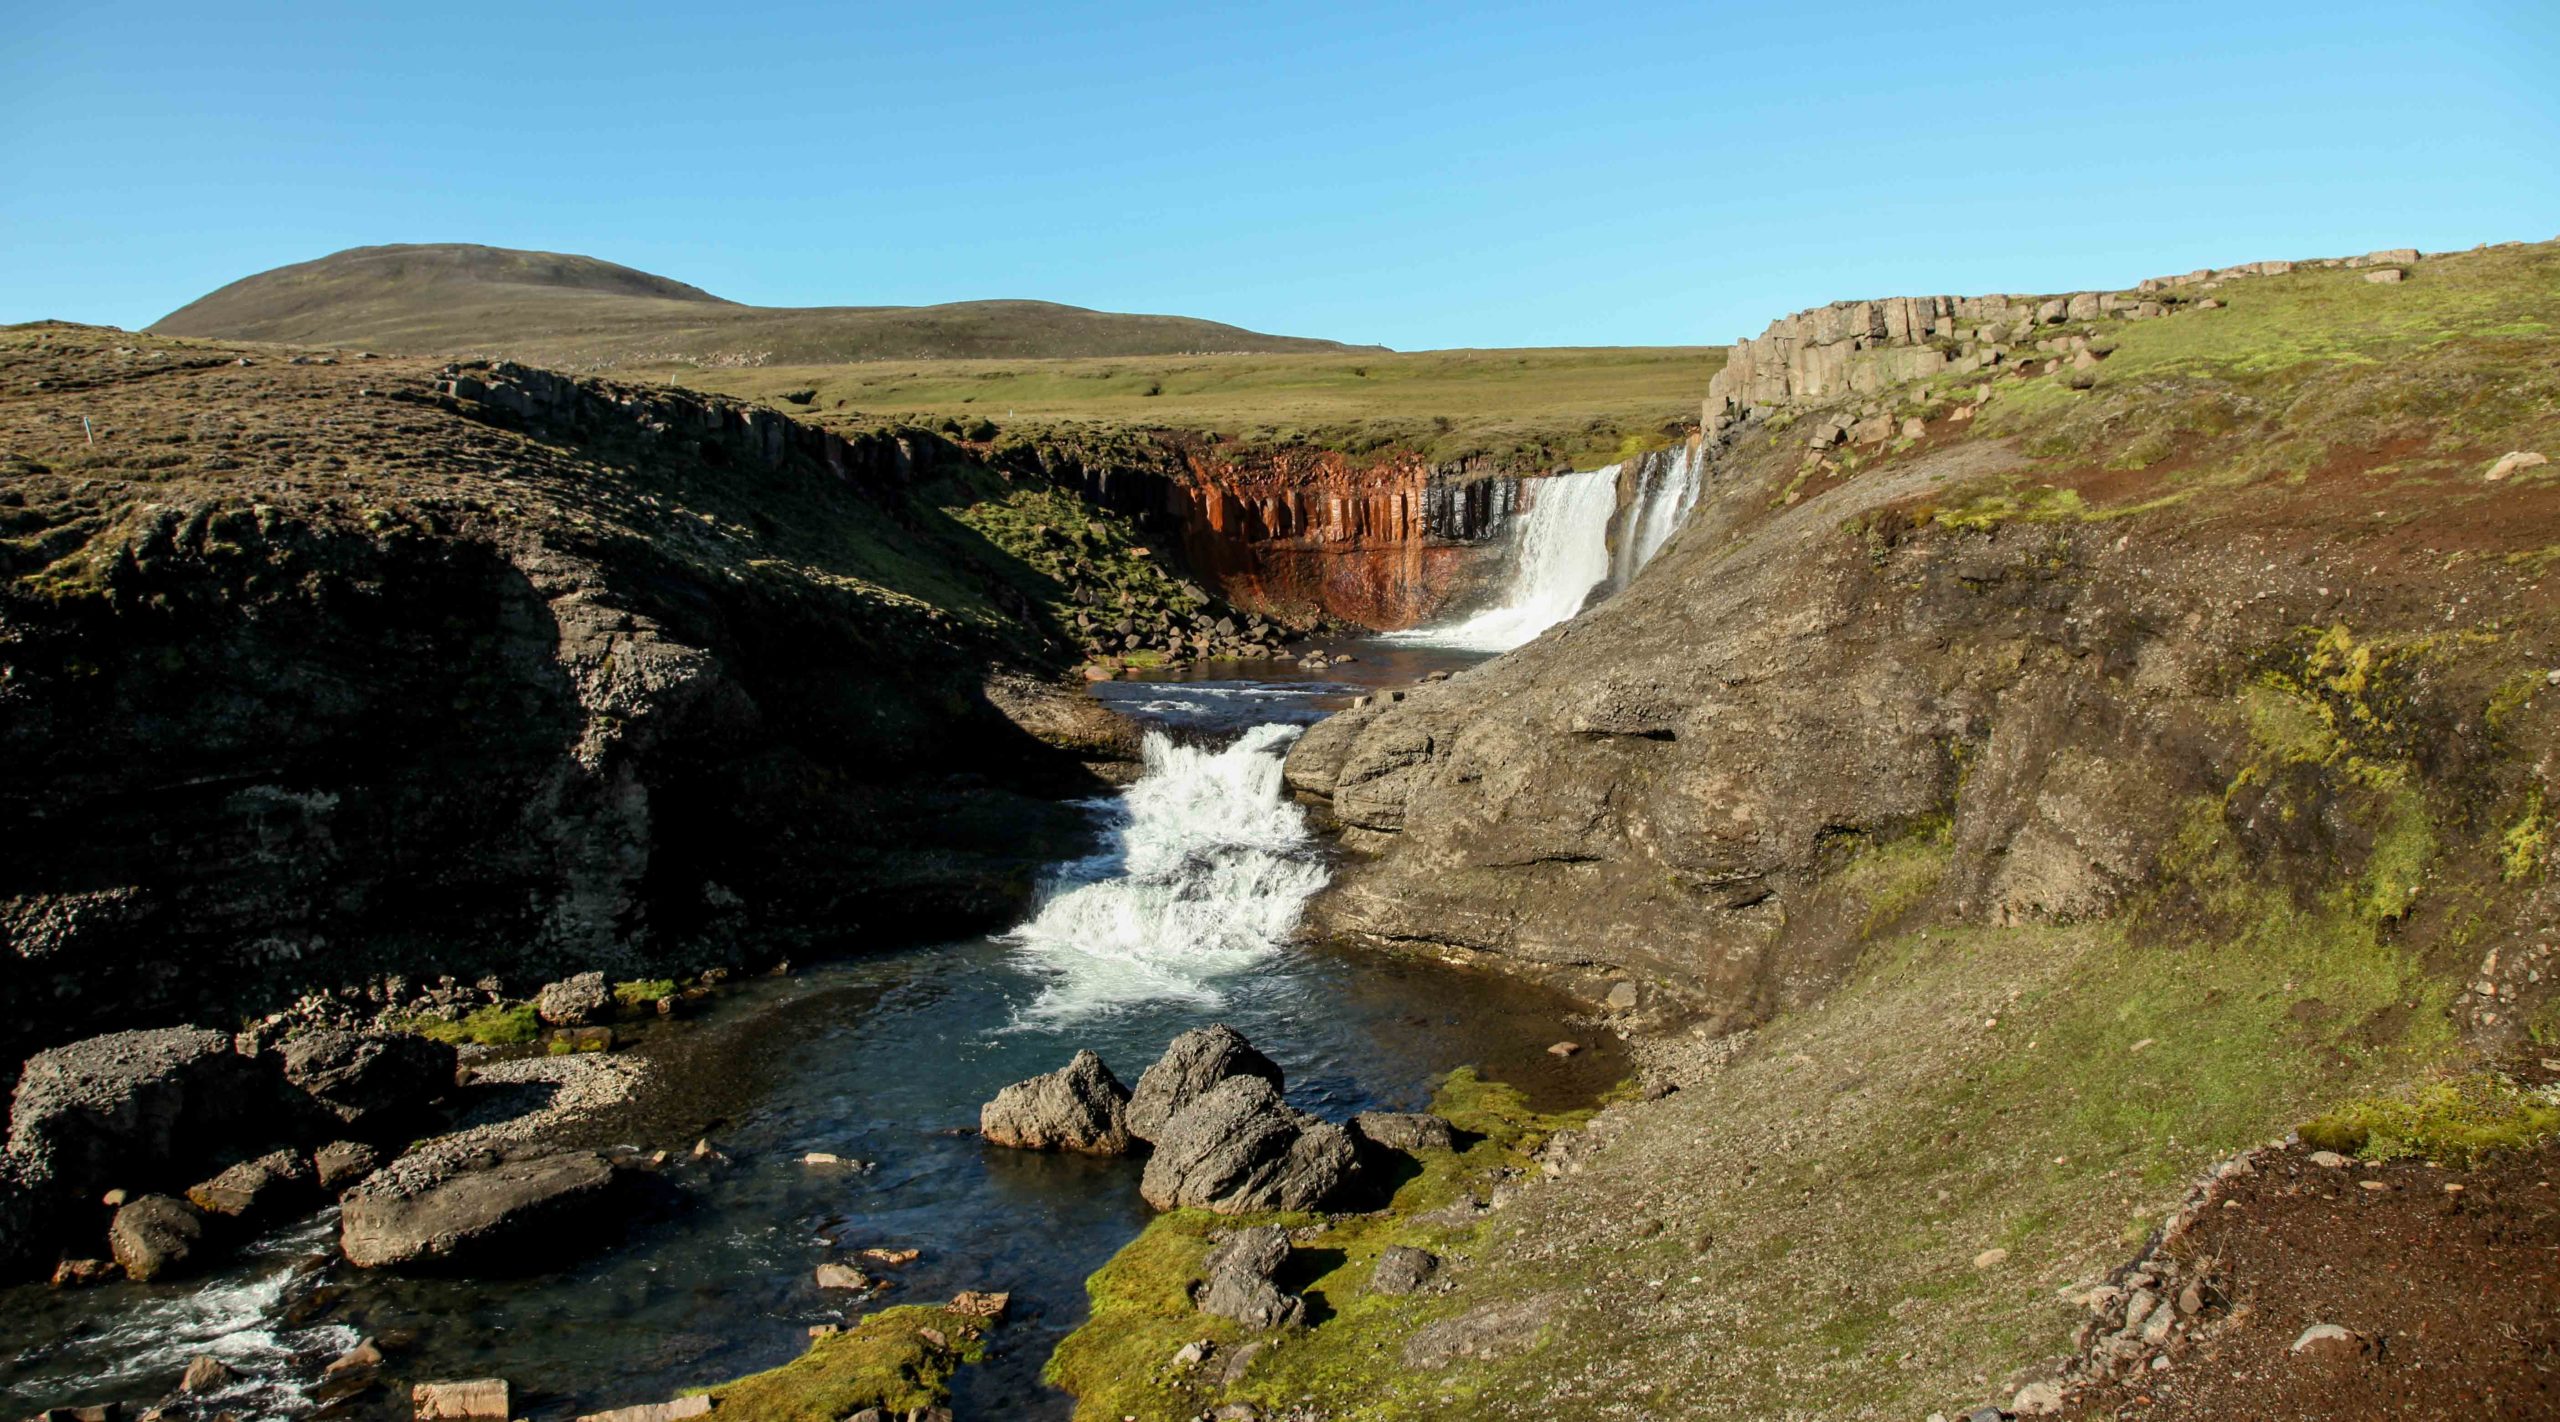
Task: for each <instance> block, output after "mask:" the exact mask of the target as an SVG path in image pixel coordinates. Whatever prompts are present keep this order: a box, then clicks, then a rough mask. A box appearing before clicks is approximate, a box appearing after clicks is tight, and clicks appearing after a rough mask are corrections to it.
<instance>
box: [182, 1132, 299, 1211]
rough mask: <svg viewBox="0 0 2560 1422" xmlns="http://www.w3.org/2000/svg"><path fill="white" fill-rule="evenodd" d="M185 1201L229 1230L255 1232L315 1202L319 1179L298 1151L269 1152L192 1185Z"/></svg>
mask: <svg viewBox="0 0 2560 1422" xmlns="http://www.w3.org/2000/svg"><path fill="white" fill-rule="evenodd" d="M187 1200H188V1202H189V1203H191V1204H193V1205H194V1206H195V1207H196V1208H197V1209H199V1210H202V1211H204V1213H205V1214H206V1215H208V1216H211V1217H213V1218H215V1219H218V1220H221V1221H223V1222H225V1223H226V1224H228V1225H230V1226H233V1227H236V1228H242V1229H255V1228H258V1227H260V1226H263V1225H268V1224H273V1223H275V1222H277V1221H279V1220H283V1219H288V1218H291V1217H292V1216H293V1215H295V1214H298V1213H300V1212H301V1211H302V1210H304V1209H307V1208H309V1207H310V1206H313V1205H316V1204H318V1203H319V1202H320V1176H319V1173H318V1172H317V1171H315V1170H314V1169H313V1168H312V1164H311V1160H310V1158H309V1157H307V1156H305V1155H303V1154H302V1153H301V1152H300V1151H294V1150H279V1151H270V1152H268V1153H267V1154H265V1155H262V1156H259V1157H258V1158H257V1159H255V1160H244V1161H242V1162H240V1163H239V1164H238V1165H235V1166H232V1167H231V1168H230V1169H228V1170H225V1171H223V1172H222V1173H221V1174H220V1175H217V1176H215V1177H213V1178H212V1179H211V1180H207V1181H205V1182H204V1183H203V1184H201V1185H197V1186H194V1187H193V1188H191V1189H189V1190H188V1191H187Z"/></svg>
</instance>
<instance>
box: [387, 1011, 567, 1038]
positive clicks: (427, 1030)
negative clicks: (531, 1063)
mask: <svg viewBox="0 0 2560 1422" xmlns="http://www.w3.org/2000/svg"><path fill="white" fill-rule="evenodd" d="M398 1025H399V1027H400V1029H401V1030H402V1031H405V1032H415V1033H417V1034H418V1035H419V1036H421V1037H427V1038H432V1039H433V1040H435V1041H438V1042H452V1043H454V1044H456V1045H461V1044H464V1043H471V1044H476V1045H479V1046H484V1047H515V1046H522V1045H523V1044H524V1043H527V1042H530V1041H532V1040H533V1039H534V1038H536V1037H539V1036H541V1035H542V1019H541V1018H540V1017H537V1016H535V1015H534V1010H533V1004H532V1003H529V1002H513V1003H492V1004H490V1005H489V1006H487V1007H483V1008H481V1009H479V1010H478V1011H476V1012H473V1013H471V1014H470V1015H468V1016H466V1017H464V1018H462V1019H461V1020H460V1021H458V1022H447V1021H445V1020H444V1019H442V1018H439V1017H412V1018H409V1019H407V1020H405V1021H403V1022H401V1023H399V1024H398Z"/></svg>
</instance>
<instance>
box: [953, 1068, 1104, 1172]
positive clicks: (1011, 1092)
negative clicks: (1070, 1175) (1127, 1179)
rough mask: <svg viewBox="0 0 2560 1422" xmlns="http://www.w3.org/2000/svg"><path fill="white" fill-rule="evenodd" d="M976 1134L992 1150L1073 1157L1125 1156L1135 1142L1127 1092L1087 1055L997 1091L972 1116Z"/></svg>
mask: <svg viewBox="0 0 2560 1422" xmlns="http://www.w3.org/2000/svg"><path fill="white" fill-rule="evenodd" d="M978 1133H979V1134H980V1135H982V1136H984V1137H985V1138H986V1139H987V1141H988V1143H989V1144H992V1145H1000V1146H1011V1147H1014V1148H1015V1149H1018V1150H1062V1151H1072V1152H1075V1153H1077V1154H1079V1155H1125V1154H1127V1153H1128V1152H1129V1149H1130V1148H1131V1147H1132V1146H1133V1145H1135V1144H1136V1141H1137V1138H1136V1137H1135V1136H1133V1135H1131V1134H1130V1131H1129V1089H1128V1088H1127V1087H1125V1086H1122V1085H1121V1084H1120V1079H1119V1078H1118V1077H1115V1076H1113V1075H1112V1074H1111V1068H1110V1067H1108V1066H1106V1065H1104V1064H1103V1060H1102V1058H1101V1057H1099V1056H1096V1055H1095V1054H1094V1053H1092V1052H1089V1051H1085V1052H1078V1053H1076V1055H1075V1060H1073V1061H1071V1062H1069V1063H1067V1064H1066V1065H1065V1066H1063V1067H1060V1068H1058V1069H1057V1070H1056V1071H1053V1072H1050V1073H1048V1074H1047V1075H1045V1076H1035V1077H1032V1078H1031V1079H1030V1080H1028V1081H1018V1082H1015V1083H1014V1084H1013V1085H1011V1086H1008V1087H1006V1088H1004V1089H1003V1090H1002V1091H999V1092H997V1093H996V1095H995V1099H994V1100H992V1101H989V1102H988V1103H987V1104H986V1105H985V1106H984V1107H982V1108H981V1109H980V1110H979V1112H978Z"/></svg>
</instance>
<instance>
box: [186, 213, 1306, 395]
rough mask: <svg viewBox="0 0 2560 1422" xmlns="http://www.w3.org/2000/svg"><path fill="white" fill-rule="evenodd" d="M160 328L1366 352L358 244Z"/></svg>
mask: <svg viewBox="0 0 2560 1422" xmlns="http://www.w3.org/2000/svg"><path fill="white" fill-rule="evenodd" d="M151 329H152V330H153V331H154V332H156V333H158V334H161V335H168V336H202V337H211V338H215V339H221V340H235V341H239V340H248V341H278V342H286V343H293V344H300V345H324V346H336V347H341V348H355V347H363V348H367V349H371V350H376V351H382V352H387V353H395V354H402V355H460V356H507V357H511V358H513V359H516V360H521V361H526V362H529V363H532V364H536V365H546V366H551V367H554V368H556V369H563V370H573V371H589V370H609V369H615V368H618V367H623V366H630V365H651V364H655V365H665V366H672V367H685V368H691V367H710V368H719V367H729V366H758V365H766V364H772V363H801V362H823V363H833V362H843V361H866V360H921V359H946V358H948V359H959V358H1022V357H1035V356H1110V355H1120V356H1126V355H1162V354H1171V353H1175V352H1182V351H1248V352H1273V351H1346V350H1352V349H1356V348H1355V347H1351V346H1346V345H1343V344H1342V343H1340V342H1338V341H1323V340H1312V339H1306V338H1302V337H1296V336H1272V335H1265V334H1263V333H1262V332H1259V331H1248V330H1245V329H1243V328H1241V327H1237V326H1228V325H1223V324H1221V323H1219V322H1216V321H1202V320H1196V319H1194V318H1191V317H1187V316H1141V315H1130V314H1125V313H1121V312H1115V311H1088V310H1086V309H1084V308H1083V307H1078V306H1064V305H1060V304H1058V303H1056V302H1050V301H959V302H950V303H947V304H944V305H939V306H817V307H765V306H745V305H741V304H739V303H737V302H734V301H723V300H721V299H720V298H719V297H716V296H713V295H712V294H710V293H709V292H706V291H703V290H701V289H700V288H698V287H692V286H687V285H685V284H684V283H682V282H678V281H671V280H669V279H667V278H665V277H659V276H652V275H650V274H648V273H646V272H639V271H634V270H632V269H631V268H629V267H622V266H616V265H614V264H613V263H611V262H602V261H598V260H596V259H595V258H592V257H576V256H564V255H561V254H559V253H554V252H523V251H514V250H510V249H508V248H504V247H480V246H471V245H467V244H462V243H432V244H401V245H393V246H383V247H356V248H351V249H349V250H347V251H344V252H337V253H332V254H331V255H329V256H326V257H322V258H320V259H318V260H317V261H310V262H301V263H297V264H295V265H293V266H287V267H278V268H276V269H275V270H273V271H267V272H260V273H258V274H257V275H255V276H250V277H244V278H242V279H241V280H239V281H236V282H233V283H231V284H230V285H229V286H226V287H223V288H222V289H221V290H219V291H216V292H213V293H211V294H210V295H207V296H205V297H203V298H201V299H199V300H197V301H193V302H190V303H189V304H187V305H186V306H183V307H180V308H179V309H178V310H176V311H173V312H171V313H169V314H168V315H167V316H164V317H162V318H161V319H160V320H159V321H158V322H156V323H154V324H153V326H152V328H151Z"/></svg>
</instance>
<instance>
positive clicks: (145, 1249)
mask: <svg viewBox="0 0 2560 1422" xmlns="http://www.w3.org/2000/svg"><path fill="white" fill-rule="evenodd" d="M107 1246H108V1248H109V1249H110V1250H112V1251H113V1252H114V1254H115V1261H116V1263H117V1264H119V1265H121V1266H122V1267H123V1269H124V1272H125V1274H126V1276H127V1277H129V1278H131V1279H133V1280H134V1281H136V1282H137V1283H149V1282H150V1281H152V1280H154V1279H165V1278H169V1277H171V1276H174V1275H177V1274H182V1273H185V1272H186V1271H187V1269H188V1268H189V1267H190V1266H191V1265H193V1264H195V1263H197V1262H198V1259H199V1256H200V1255H201V1254H202V1253H203V1250H204V1247H205V1220H204V1215H203V1214H202V1213H201V1212H200V1211H198V1210H197V1209H196V1207H195V1206H193V1205H190V1204H188V1203H187V1202H186V1201H184V1200H181V1199H178V1198H176V1197H175V1196H171V1195H145V1196H143V1197H142V1198H140V1199H138V1200H132V1201H128V1202H127V1203H125V1204H124V1205H123V1206H122V1207H120V1208H119V1209H117V1211H116V1217H115V1220H114V1222H113V1223H111V1224H109V1225H108V1226H107Z"/></svg>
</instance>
